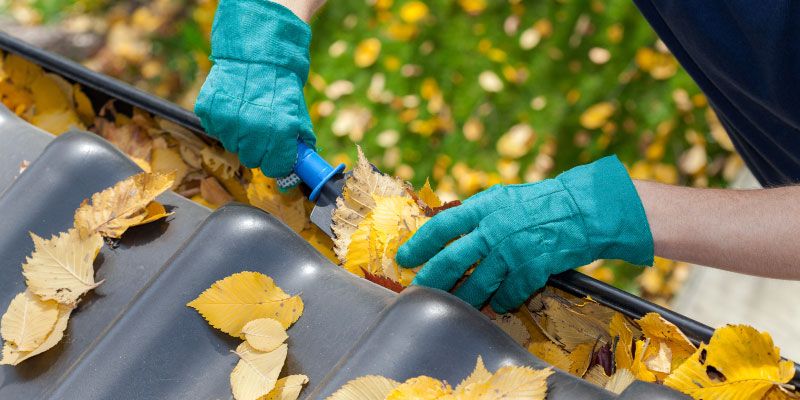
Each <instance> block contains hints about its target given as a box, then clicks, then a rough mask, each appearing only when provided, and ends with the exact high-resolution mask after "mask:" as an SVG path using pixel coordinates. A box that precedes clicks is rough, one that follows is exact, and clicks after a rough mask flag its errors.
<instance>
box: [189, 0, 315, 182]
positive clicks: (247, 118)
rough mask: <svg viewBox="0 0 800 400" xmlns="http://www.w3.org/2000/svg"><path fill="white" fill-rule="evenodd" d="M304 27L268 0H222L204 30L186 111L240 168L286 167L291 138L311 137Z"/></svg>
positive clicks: (279, 170) (292, 156) (293, 152)
mask: <svg viewBox="0 0 800 400" xmlns="http://www.w3.org/2000/svg"><path fill="white" fill-rule="evenodd" d="M310 42H311V28H310V27H309V26H308V24H306V23H305V22H303V21H302V20H300V19H299V18H297V16H295V15H294V14H293V13H292V12H291V11H289V9H287V8H286V7H284V6H282V5H279V4H276V3H273V2H271V1H268V0H222V1H220V3H219V7H218V8H217V13H216V16H215V17H214V24H213V26H212V33H211V59H212V60H213V61H214V66H213V67H212V68H211V72H210V74H209V75H208V78H206V81H205V83H204V84H203V88H202V89H201V90H200V94H199V95H198V97H197V102H196V103H195V108H194V111H195V113H196V114H197V116H198V117H200V121H201V122H202V124H203V128H205V130H206V132H208V134H209V135H211V136H213V137H215V138H217V139H219V140H220V141H221V142H222V145H223V146H225V149H226V150H228V151H230V152H232V153H237V154H238V155H239V159H240V160H241V162H242V164H244V165H245V166H246V167H248V168H261V170H262V171H263V172H264V174H265V175H267V176H270V177H273V178H281V177H286V176H289V175H290V174H292V169H293V167H294V164H295V162H296V161H297V139H298V138H299V139H301V140H302V141H303V142H305V143H306V144H307V145H308V146H309V147H311V148H312V149H313V148H314V146H315V144H316V137H315V136H314V132H313V129H312V126H311V119H310V118H309V115H308V109H307V108H306V102H305V98H304V96H303V86H304V85H305V83H306V80H307V79H308V69H309V63H310V56H309V44H310Z"/></svg>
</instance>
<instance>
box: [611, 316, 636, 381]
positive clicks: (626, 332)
mask: <svg viewBox="0 0 800 400" xmlns="http://www.w3.org/2000/svg"><path fill="white" fill-rule="evenodd" d="M608 333H609V335H611V337H612V338H615V340H616V347H615V348H614V362H615V363H616V367H617V368H631V365H632V364H633V353H632V346H631V344H632V343H633V331H632V329H631V326H630V324H629V323H628V321H627V320H626V319H625V316H624V315H622V314H621V313H618V312H617V313H614V316H613V317H611V323H609V325H608Z"/></svg>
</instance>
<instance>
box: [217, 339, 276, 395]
mask: <svg viewBox="0 0 800 400" xmlns="http://www.w3.org/2000/svg"><path fill="white" fill-rule="evenodd" d="M287 351H288V347H287V346H286V344H282V345H280V346H278V348H277V349H275V350H273V351H270V352H263V351H258V350H256V349H254V348H253V347H251V346H250V345H249V344H247V342H242V344H240V345H239V347H237V348H236V355H238V356H239V358H240V360H239V363H238V364H236V367H235V368H234V369H233V372H231V389H232V390H233V397H234V398H235V399H236V400H258V399H259V398H261V397H262V396H265V395H267V394H268V393H269V392H270V391H271V390H272V389H273V388H274V387H275V384H276V383H277V382H278V374H280V372H281V369H283V363H284V362H286V354H287Z"/></svg>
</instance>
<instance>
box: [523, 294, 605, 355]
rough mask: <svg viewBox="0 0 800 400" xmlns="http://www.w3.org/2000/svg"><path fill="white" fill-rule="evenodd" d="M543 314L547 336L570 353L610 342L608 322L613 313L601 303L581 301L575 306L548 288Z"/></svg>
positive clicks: (544, 298) (543, 298) (543, 299)
mask: <svg viewBox="0 0 800 400" xmlns="http://www.w3.org/2000/svg"><path fill="white" fill-rule="evenodd" d="M542 305H543V306H544V309H543V310H542V311H535V312H536V313H537V314H542V315H541V317H542V318H543V319H544V321H543V322H544V323H542V324H541V325H542V326H543V327H544V329H545V334H546V335H548V337H551V338H552V339H554V340H555V341H557V342H558V343H559V344H561V345H563V347H564V349H565V350H566V351H568V352H571V351H573V350H574V349H575V348H576V347H577V346H579V345H581V344H584V343H594V342H595V341H598V342H599V343H598V346H602V345H605V344H606V343H609V342H610V339H611V338H610V336H609V335H608V321H610V320H611V318H612V313H613V311H611V310H608V309H605V310H602V308H604V307H601V306H599V305H597V303H594V302H593V301H589V300H581V301H579V302H577V303H575V304H573V303H571V302H570V300H569V299H566V298H564V297H562V296H561V295H559V294H558V293H556V292H554V291H552V290H548V289H545V291H544V292H543V296H542Z"/></svg>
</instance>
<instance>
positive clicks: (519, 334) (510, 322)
mask: <svg viewBox="0 0 800 400" xmlns="http://www.w3.org/2000/svg"><path fill="white" fill-rule="evenodd" d="M395 253H396V252H395ZM494 323H495V325H497V326H499V327H500V329H502V330H503V332H505V333H507V334H508V336H511V338H513V339H514V341H515V342H517V343H519V345H520V346H522V347H525V346H527V345H528V343H529V342H530V341H531V335H530V333H528V329H527V328H526V327H525V324H523V323H522V320H520V319H519V318H518V317H517V316H516V315H514V314H503V315H498V316H497V318H495V319H494Z"/></svg>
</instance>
